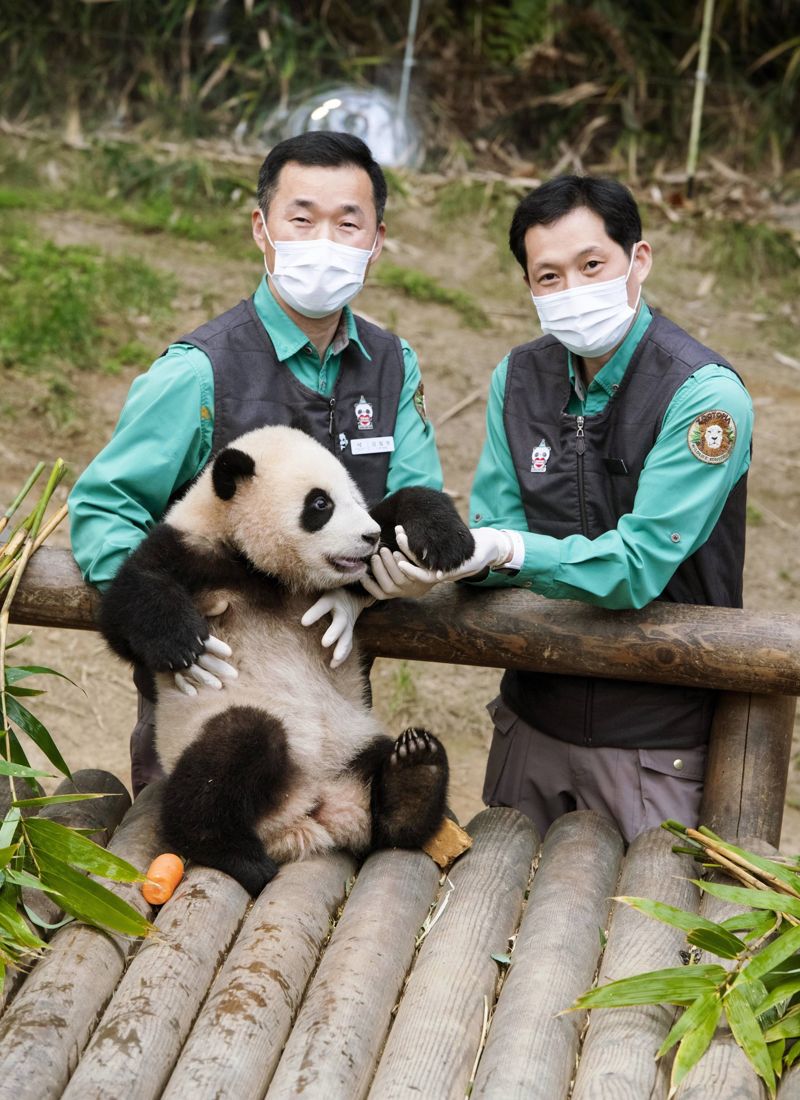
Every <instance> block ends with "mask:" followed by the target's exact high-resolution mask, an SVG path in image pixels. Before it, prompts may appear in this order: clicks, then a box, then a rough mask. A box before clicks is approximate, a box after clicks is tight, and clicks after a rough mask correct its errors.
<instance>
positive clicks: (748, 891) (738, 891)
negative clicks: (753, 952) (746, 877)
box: [692, 879, 800, 917]
mask: <svg viewBox="0 0 800 1100" xmlns="http://www.w3.org/2000/svg"><path fill="white" fill-rule="evenodd" d="M692 881H693V882H694V884H695V886H699V887H700V889H701V890H704V891H705V892H706V893H707V894H712V895H713V896H714V897H715V898H722V900H723V901H732V902H734V903H735V904H736V905H749V906H750V907H751V908H752V909H771V910H773V912H776V913H789V914H790V915H791V916H793V917H800V898H794V897H792V896H791V895H790V894H781V893H779V892H778V891H777V890H756V889H755V888H753V887H747V886H726V885H723V884H722V883H720V882H704V881H703V880H702V879H693V880H692Z"/></svg>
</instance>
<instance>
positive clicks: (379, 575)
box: [361, 527, 437, 600]
mask: <svg viewBox="0 0 800 1100" xmlns="http://www.w3.org/2000/svg"><path fill="white" fill-rule="evenodd" d="M395 530H396V532H397V537H398V544H397V545H398V546H399V545H400V542H399V539H400V532H401V531H402V532H403V539H404V553H401V552H400V551H399V550H395V551H394V552H392V551H391V550H390V549H389V547H388V546H382V547H381V549H380V551H379V553H377V554H373V555H372V557H371V558H370V568H371V569H372V576H371V577H369V576H368V577H364V579H363V580H362V581H361V584H362V587H364V588H365V589H366V590H367V592H369V594H370V595H371V596H374V597H375V599H376V600H394V599H396V598H397V597H398V596H400V597H402V598H403V599H408V600H418V599H419V598H420V596H424V595H425V593H426V592H428V591H429V590H430V589H431V588H432V587H433V585H434V584H436V583H437V581H435V580H432V581H428V580H420V579H419V578H417V577H411V576H408V574H406V573H404V572H403V571H402V570H401V569H400V562H402V561H404V562H406V563H407V564H411V565H417V564H418V562H417V559H416V558H415V557H414V555H413V554H412V553H411V551H410V550H409V548H408V540H407V539H406V537H405V532H404V531H403V528H402V527H397V528H395Z"/></svg>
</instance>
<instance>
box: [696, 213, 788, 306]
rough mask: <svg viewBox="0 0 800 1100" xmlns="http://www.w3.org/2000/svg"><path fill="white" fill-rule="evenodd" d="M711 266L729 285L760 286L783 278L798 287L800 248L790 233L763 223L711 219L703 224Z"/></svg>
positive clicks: (703, 233)
mask: <svg viewBox="0 0 800 1100" xmlns="http://www.w3.org/2000/svg"><path fill="white" fill-rule="evenodd" d="M701 237H702V239H703V240H704V241H705V245H706V249H707V254H708V266H709V267H710V268H711V270H713V271H715V272H717V273H718V275H719V277H720V279H721V280H722V281H723V282H724V283H726V284H727V285H728V286H730V285H731V284H734V283H739V284H745V285H746V284H750V285H751V286H757V285H759V284H762V283H764V281H765V280H768V281H770V282H772V283H779V282H780V281H781V280H784V279H791V280H793V282H794V290H795V293H796V292H797V287H798V282H797V278H798V270H800V251H799V250H798V245H797V243H796V241H795V240H794V239H793V237H792V236H791V234H789V233H788V232H786V231H785V230H781V229H776V228H774V227H773V226H769V225H764V224H763V223H760V222H756V223H752V224H751V223H749V222H740V221H724V222H723V221H711V222H704V223H702V229H701Z"/></svg>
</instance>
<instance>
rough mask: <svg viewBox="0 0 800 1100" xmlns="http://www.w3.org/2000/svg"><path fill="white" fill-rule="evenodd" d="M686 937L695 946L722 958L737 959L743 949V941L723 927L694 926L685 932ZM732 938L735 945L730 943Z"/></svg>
mask: <svg viewBox="0 0 800 1100" xmlns="http://www.w3.org/2000/svg"><path fill="white" fill-rule="evenodd" d="M686 939H687V940H688V941H689V943H692V944H694V946H695V947H699V948H701V949H702V950H703V951H711V952H712V953H713V954H714V955H719V956H720V957H721V958H723V959H737V958H738V957H739V955H740V953H741V952H742V951H744V950H745V944H744V942H743V941H742V940H740V939H739V938H738V937H737V936H733V935H732V934H731V933H730V932H726V931H725V930H724V929H720V930H717V929H710V928H695V929H694V931H693V932H689V933H687V935H686ZM733 940H735V941H736V944H737V946H733V945H732V941H733Z"/></svg>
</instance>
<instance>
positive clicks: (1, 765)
mask: <svg viewBox="0 0 800 1100" xmlns="http://www.w3.org/2000/svg"><path fill="white" fill-rule="evenodd" d="M0 775H13V776H15V777H16V778H17V779H33V778H34V777H35V776H37V775H44V776H48V777H49V776H50V772H42V771H39V770H38V769H37V768H29V767H28V766H27V765H26V764H13V763H9V762H8V760H0Z"/></svg>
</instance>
